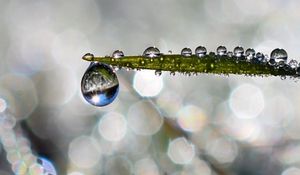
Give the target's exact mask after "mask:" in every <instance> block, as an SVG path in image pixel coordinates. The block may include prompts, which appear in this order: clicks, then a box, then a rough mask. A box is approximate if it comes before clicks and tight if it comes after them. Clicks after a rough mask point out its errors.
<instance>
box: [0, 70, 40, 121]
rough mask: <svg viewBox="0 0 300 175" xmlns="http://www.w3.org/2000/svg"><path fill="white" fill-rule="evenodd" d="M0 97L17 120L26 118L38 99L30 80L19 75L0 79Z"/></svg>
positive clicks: (4, 76)
mask: <svg viewBox="0 0 300 175" xmlns="http://www.w3.org/2000/svg"><path fill="white" fill-rule="evenodd" d="M0 96H1V97H2V98H4V99H5V101H6V103H7V106H8V108H9V109H10V111H11V112H12V113H13V114H14V116H15V118H16V119H17V120H21V119H24V118H27V117H28V116H29V115H30V114H31V113H32V112H33V111H34V110H35V108H36V106H37V104H38V98H37V93H36V88H35V86H34V84H33V82H32V80H31V79H30V78H28V77H25V76H22V75H20V74H5V75H3V76H2V77H0Z"/></svg>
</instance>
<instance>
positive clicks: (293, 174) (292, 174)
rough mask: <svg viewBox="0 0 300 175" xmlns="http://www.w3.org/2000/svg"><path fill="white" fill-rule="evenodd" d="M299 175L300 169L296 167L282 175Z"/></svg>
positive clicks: (288, 169) (290, 168)
mask: <svg viewBox="0 0 300 175" xmlns="http://www.w3.org/2000/svg"><path fill="white" fill-rule="evenodd" d="M299 174H300V169H299V168H296V167H289V168H287V169H286V170H284V171H283V172H282V173H281V175H299Z"/></svg>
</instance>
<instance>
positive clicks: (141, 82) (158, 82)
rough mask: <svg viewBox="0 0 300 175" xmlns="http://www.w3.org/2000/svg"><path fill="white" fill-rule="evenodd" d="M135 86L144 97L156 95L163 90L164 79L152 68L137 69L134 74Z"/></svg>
mask: <svg viewBox="0 0 300 175" xmlns="http://www.w3.org/2000/svg"><path fill="white" fill-rule="evenodd" d="M133 87H134V89H135V90H136V91H137V92H138V93H139V94H140V95H141V96H143V97H154V96H157V95H158V94H159V93H160V91H161V90H162V88H163V80H162V77H161V76H156V75H155V74H154V71H152V70H142V71H137V72H136V73H135V75H134V79H133Z"/></svg>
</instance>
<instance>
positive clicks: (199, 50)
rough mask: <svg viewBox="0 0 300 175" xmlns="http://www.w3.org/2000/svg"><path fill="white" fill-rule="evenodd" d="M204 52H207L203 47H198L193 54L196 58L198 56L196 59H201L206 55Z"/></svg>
mask: <svg viewBox="0 0 300 175" xmlns="http://www.w3.org/2000/svg"><path fill="white" fill-rule="evenodd" d="M206 52H207V50H206V48H205V47H203V46H198V47H197V48H196V49H195V54H196V56H198V57H203V56H205V55H206Z"/></svg>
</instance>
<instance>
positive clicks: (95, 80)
mask: <svg viewBox="0 0 300 175" xmlns="http://www.w3.org/2000/svg"><path fill="white" fill-rule="evenodd" d="M81 92H82V94H83V96H84V98H85V100H86V101H87V102H89V103H90V104H92V105H94V106H105V105H108V104H110V103H111V102H113V101H114V99H115V98H116V97H117V94H118V92H119V81H118V78H117V76H116V74H115V73H114V72H113V70H112V68H110V67H109V66H108V65H106V64H103V63H98V62H93V63H91V65H90V66H89V67H88V69H87V70H86V72H85V73H84V75H83V77H82V80H81Z"/></svg>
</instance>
